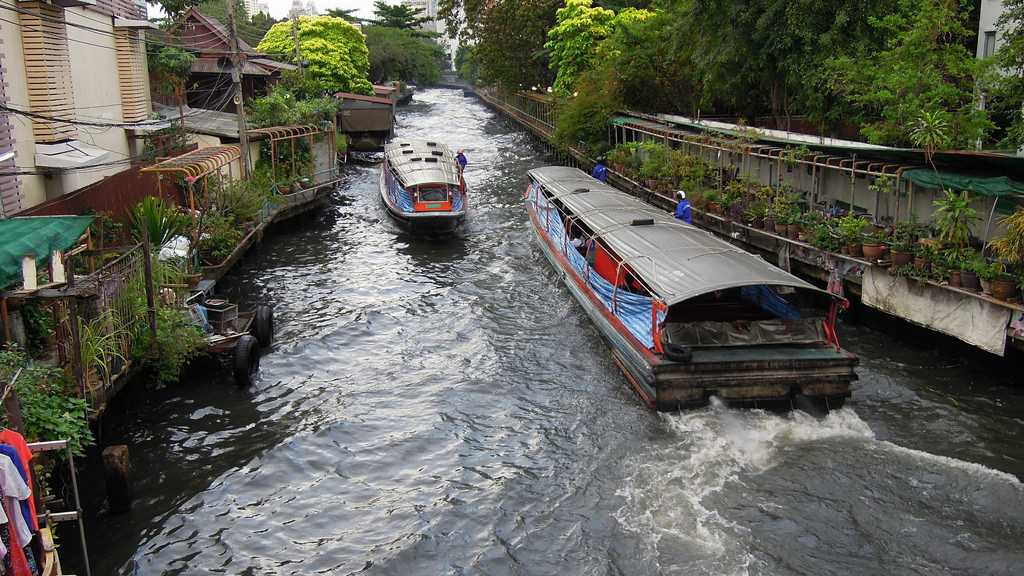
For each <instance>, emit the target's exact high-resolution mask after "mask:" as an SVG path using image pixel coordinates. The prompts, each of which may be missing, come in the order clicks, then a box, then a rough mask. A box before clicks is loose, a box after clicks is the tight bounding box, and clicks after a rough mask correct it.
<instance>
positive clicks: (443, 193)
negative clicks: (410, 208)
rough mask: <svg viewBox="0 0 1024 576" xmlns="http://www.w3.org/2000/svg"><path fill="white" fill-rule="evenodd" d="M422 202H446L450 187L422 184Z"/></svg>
mask: <svg viewBox="0 0 1024 576" xmlns="http://www.w3.org/2000/svg"><path fill="white" fill-rule="evenodd" d="M418 194H419V198H420V202H445V201H447V200H448V189H447V188H445V187H443V186H420V188H419V191H418Z"/></svg>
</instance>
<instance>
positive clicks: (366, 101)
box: [334, 92, 395, 152]
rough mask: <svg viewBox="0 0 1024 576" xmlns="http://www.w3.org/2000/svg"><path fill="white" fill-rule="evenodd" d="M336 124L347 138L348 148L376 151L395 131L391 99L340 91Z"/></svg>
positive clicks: (382, 147)
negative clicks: (339, 104)
mask: <svg viewBox="0 0 1024 576" xmlns="http://www.w3.org/2000/svg"><path fill="white" fill-rule="evenodd" d="M334 97H335V98H339V99H341V106H340V109H339V111H338V127H339V129H340V131H341V132H344V133H345V135H346V136H347V137H348V141H349V149H351V150H358V151H364V152H376V151H380V150H383V149H384V143H385V142H387V140H388V138H390V137H391V135H392V134H393V133H394V127H395V113H394V103H393V102H392V100H391V99H390V98H381V97H378V96H365V95H363V94H350V93H348V92H339V93H337V94H335V95H334Z"/></svg>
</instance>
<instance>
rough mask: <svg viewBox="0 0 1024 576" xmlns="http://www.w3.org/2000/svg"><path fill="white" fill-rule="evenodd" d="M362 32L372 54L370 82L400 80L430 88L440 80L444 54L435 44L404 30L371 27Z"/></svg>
mask: <svg viewBox="0 0 1024 576" xmlns="http://www.w3.org/2000/svg"><path fill="white" fill-rule="evenodd" d="M363 32H364V33H365V34H366V48H367V49H368V50H369V59H370V80H371V81H373V82H375V83H381V82H385V81H388V80H401V81H403V82H408V83H413V84H421V85H429V84H436V83H437V81H438V80H439V79H440V78H441V66H440V65H439V63H440V62H442V61H443V60H444V58H445V53H444V50H443V49H442V48H441V47H440V46H439V45H438V44H437V43H436V42H434V41H432V40H428V39H426V38H423V37H422V36H419V35H417V34H415V33H413V32H412V31H410V30H407V29H403V28H388V27H384V26H368V27H366V28H364V29H363Z"/></svg>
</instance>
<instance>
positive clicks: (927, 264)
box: [914, 242, 936, 272]
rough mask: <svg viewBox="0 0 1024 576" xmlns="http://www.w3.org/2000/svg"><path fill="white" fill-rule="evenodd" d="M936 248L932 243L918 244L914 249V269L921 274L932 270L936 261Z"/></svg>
mask: <svg viewBox="0 0 1024 576" xmlns="http://www.w3.org/2000/svg"><path fill="white" fill-rule="evenodd" d="M935 254H936V251H935V246H934V245H933V244H931V243H930V242H918V243H917V246H916V247H915V248H914V268H915V269H916V270H918V271H919V272H928V271H929V270H931V267H932V262H934V261H935Z"/></svg>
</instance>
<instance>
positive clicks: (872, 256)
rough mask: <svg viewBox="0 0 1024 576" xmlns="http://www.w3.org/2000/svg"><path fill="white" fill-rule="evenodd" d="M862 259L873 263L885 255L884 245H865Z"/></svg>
mask: <svg viewBox="0 0 1024 576" xmlns="http://www.w3.org/2000/svg"><path fill="white" fill-rule="evenodd" d="M863 249H864V257H865V258H867V259H868V260H870V261H872V262H874V261H876V260H878V259H879V258H881V257H882V255H883V254H885V245H884V244H865V245H864V248H863Z"/></svg>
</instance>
